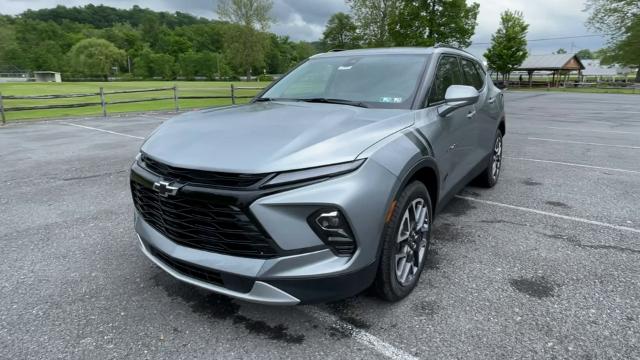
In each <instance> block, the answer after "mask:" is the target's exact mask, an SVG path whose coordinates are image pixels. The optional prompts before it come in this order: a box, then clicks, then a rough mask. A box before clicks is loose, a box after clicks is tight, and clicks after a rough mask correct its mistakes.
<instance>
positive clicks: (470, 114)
mask: <svg viewBox="0 0 640 360" xmlns="http://www.w3.org/2000/svg"><path fill="white" fill-rule="evenodd" d="M474 116H476V111H475V110H473V111H469V113H468V114H467V117H468V118H469V119H471V118H472V117H474Z"/></svg>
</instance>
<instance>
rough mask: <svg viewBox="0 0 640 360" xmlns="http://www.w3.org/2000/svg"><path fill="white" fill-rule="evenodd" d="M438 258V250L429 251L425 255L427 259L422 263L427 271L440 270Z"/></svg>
mask: <svg viewBox="0 0 640 360" xmlns="http://www.w3.org/2000/svg"><path fill="white" fill-rule="evenodd" d="M440 260H441V259H440V256H439V255H438V250H436V249H429V253H428V254H427V259H426V260H425V262H424V267H425V268H427V269H429V270H440Z"/></svg>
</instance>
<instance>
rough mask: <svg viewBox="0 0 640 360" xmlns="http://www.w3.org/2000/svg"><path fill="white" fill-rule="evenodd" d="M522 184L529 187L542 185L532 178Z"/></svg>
mask: <svg viewBox="0 0 640 360" xmlns="http://www.w3.org/2000/svg"><path fill="white" fill-rule="evenodd" d="M521 183H522V184H524V185H527V186H540V185H542V183H541V182H537V181H535V180H533V179H532V178H528V179H525V180H522V181H521Z"/></svg>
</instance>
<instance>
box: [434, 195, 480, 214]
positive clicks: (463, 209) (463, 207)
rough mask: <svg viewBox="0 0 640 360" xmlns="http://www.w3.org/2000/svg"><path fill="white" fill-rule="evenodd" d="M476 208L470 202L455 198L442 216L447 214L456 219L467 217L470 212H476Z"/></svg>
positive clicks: (443, 211)
mask: <svg viewBox="0 0 640 360" xmlns="http://www.w3.org/2000/svg"><path fill="white" fill-rule="evenodd" d="M474 209H476V207H475V206H474V205H473V204H472V203H471V201H469V200H465V199H460V198H454V199H453V200H451V202H450V203H449V205H447V206H446V207H445V208H444V209H443V210H442V212H441V214H447V215H451V216H454V217H460V216H464V215H466V214H467V213H468V212H469V211H470V210H474Z"/></svg>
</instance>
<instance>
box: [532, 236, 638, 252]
mask: <svg viewBox="0 0 640 360" xmlns="http://www.w3.org/2000/svg"><path fill="white" fill-rule="evenodd" d="M538 234H541V235H544V236H546V237H548V238H550V239H557V240H562V241H564V242H566V243H567V244H569V245H573V246H576V247H579V248H582V249H592V250H611V251H617V252H626V253H630V254H640V249H633V248H629V247H624V246H618V245H605V244H583V243H582V242H580V240H579V239H578V238H577V237H575V236H574V235H565V234H547V233H543V232H538Z"/></svg>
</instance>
